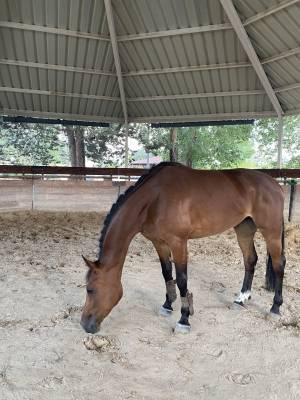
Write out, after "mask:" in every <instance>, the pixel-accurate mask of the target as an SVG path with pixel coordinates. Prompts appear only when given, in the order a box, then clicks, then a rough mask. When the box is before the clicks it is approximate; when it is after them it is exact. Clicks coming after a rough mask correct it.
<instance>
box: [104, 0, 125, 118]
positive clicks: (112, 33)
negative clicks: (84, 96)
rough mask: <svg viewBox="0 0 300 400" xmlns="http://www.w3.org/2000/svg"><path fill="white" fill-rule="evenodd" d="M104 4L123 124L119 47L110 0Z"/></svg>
mask: <svg viewBox="0 0 300 400" xmlns="http://www.w3.org/2000/svg"><path fill="white" fill-rule="evenodd" d="M104 4H105V10H106V17H107V22H108V29H109V34H110V40H111V45H112V50H113V55H114V60H115V68H116V72H117V77H118V83H119V91H120V97H121V103H122V108H123V115H124V120H125V124H127V123H128V113H127V104H126V96H125V90H124V83H123V77H122V70H121V62H120V55H119V49H118V43H117V36H116V30H115V23H114V18H113V11H112V7H111V1H110V0H104Z"/></svg>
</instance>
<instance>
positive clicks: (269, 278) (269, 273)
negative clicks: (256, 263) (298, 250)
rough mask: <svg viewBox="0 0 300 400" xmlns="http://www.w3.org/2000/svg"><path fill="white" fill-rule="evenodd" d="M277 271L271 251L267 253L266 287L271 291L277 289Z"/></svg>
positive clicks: (282, 234)
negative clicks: (274, 267)
mask: <svg viewBox="0 0 300 400" xmlns="http://www.w3.org/2000/svg"><path fill="white" fill-rule="evenodd" d="M281 245H282V254H284V222H283V223H282V233H281ZM275 276H276V275H275V271H274V269H273V264H272V258H271V256H270V253H268V254H267V268H266V282H265V286H266V289H267V290H269V291H270V292H272V291H274V290H275Z"/></svg>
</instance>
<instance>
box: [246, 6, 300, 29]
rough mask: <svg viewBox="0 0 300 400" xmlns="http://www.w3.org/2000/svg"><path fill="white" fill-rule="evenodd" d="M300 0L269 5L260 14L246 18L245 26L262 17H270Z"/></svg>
mask: <svg viewBox="0 0 300 400" xmlns="http://www.w3.org/2000/svg"><path fill="white" fill-rule="evenodd" d="M299 1H300V0H284V1H282V2H281V3H279V4H276V5H275V6H272V7H269V8H267V9H266V10H264V11H261V12H260V13H258V14H255V15H253V16H252V17H250V18H248V19H246V20H245V21H244V22H243V25H244V26H247V25H250V24H252V23H253V22H256V21H259V20H260V19H262V18H265V17H268V16H269V15H272V14H274V13H276V12H278V11H281V10H283V9H285V8H287V7H290V6H292V5H293V4H296V3H299Z"/></svg>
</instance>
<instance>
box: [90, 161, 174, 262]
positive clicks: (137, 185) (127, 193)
mask: <svg viewBox="0 0 300 400" xmlns="http://www.w3.org/2000/svg"><path fill="white" fill-rule="evenodd" d="M176 165H177V166H178V165H181V164H179V163H176V162H161V163H160V164H157V165H155V166H154V167H152V168H151V169H150V170H149V171H148V172H147V173H146V174H144V175H142V176H141V177H140V178H139V179H138V180H137V181H136V183H135V184H134V185H132V186H130V187H129V188H128V189H127V190H126V191H125V192H124V193H123V194H120V196H119V197H118V199H117V201H116V202H115V203H114V204H113V205H112V207H111V209H110V211H109V213H108V214H107V215H106V217H105V220H104V222H103V227H102V230H101V234H100V239H99V256H98V261H99V260H100V257H101V253H102V250H103V244H104V240H105V236H106V233H107V231H108V228H109V226H110V223H111V221H112V219H113V217H114V216H115V214H116V213H117V211H118V210H119V208H120V207H121V206H122V205H123V204H124V203H125V202H126V200H127V199H128V198H129V197H130V196H131V195H132V194H133V193H135V192H136V191H137V190H138V189H139V188H140V187H141V186H142V185H143V184H144V183H146V182H147V181H148V180H149V179H150V178H152V177H153V176H154V175H156V174H157V172H159V171H160V170H161V169H163V168H164V167H169V166H176Z"/></svg>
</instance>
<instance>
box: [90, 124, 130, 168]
mask: <svg viewBox="0 0 300 400" xmlns="http://www.w3.org/2000/svg"><path fill="white" fill-rule="evenodd" d="M84 139H85V151H86V157H87V158H88V159H89V160H91V161H93V162H94V163H95V165H97V166H109V167H117V166H121V165H122V164H124V149H125V131H124V129H123V126H122V125H121V124H111V126H110V127H109V128H94V127H88V128H86V129H85V134H84Z"/></svg>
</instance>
